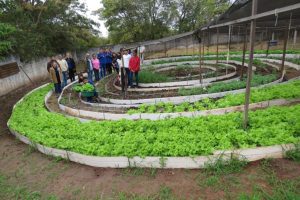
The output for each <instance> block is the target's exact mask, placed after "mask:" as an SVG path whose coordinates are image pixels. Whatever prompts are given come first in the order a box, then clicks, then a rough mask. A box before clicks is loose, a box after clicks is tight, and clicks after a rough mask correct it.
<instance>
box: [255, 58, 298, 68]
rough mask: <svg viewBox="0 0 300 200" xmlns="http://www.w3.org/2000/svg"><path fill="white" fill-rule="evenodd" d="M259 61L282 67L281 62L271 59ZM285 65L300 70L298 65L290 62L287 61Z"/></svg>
mask: <svg viewBox="0 0 300 200" xmlns="http://www.w3.org/2000/svg"><path fill="white" fill-rule="evenodd" d="M259 60H261V61H267V62H271V63H276V64H280V65H281V64H282V61H281V60H275V59H269V58H259ZM284 65H285V66H288V67H290V68H294V69H296V70H300V65H297V64H295V63H292V62H289V61H285V62H284Z"/></svg>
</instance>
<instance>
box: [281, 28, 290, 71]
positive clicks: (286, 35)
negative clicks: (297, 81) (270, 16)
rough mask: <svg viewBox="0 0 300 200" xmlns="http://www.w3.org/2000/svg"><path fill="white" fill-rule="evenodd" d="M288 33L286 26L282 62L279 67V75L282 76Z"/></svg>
mask: <svg viewBox="0 0 300 200" xmlns="http://www.w3.org/2000/svg"><path fill="white" fill-rule="evenodd" d="M288 33H289V26H286V28H285V31H284V42H283V51H282V62H281V67H280V74H281V77H283V75H284V62H285V55H286V47H287V41H288Z"/></svg>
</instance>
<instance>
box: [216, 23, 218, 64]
mask: <svg viewBox="0 0 300 200" xmlns="http://www.w3.org/2000/svg"><path fill="white" fill-rule="evenodd" d="M218 63H219V28H217V53H216V68H217V67H218Z"/></svg>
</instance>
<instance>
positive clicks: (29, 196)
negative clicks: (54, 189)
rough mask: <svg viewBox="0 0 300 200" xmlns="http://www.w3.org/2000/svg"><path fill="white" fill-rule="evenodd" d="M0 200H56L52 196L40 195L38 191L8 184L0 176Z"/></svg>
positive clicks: (4, 178) (5, 179)
mask: <svg viewBox="0 0 300 200" xmlns="http://www.w3.org/2000/svg"><path fill="white" fill-rule="evenodd" d="M0 199H3V200H4V199H5V200H10V199H15V200H42V199H43V200H57V199H58V198H57V197H56V196H54V195H47V196H44V195H42V193H41V192H38V191H30V190H29V189H28V188H27V187H24V186H18V185H12V184H10V183H8V180H7V177H5V176H3V175H1V174H0Z"/></svg>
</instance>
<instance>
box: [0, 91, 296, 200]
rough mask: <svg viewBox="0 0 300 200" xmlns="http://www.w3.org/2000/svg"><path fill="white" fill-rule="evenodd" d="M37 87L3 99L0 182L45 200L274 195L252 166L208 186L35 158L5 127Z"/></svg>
mask: <svg viewBox="0 0 300 200" xmlns="http://www.w3.org/2000/svg"><path fill="white" fill-rule="evenodd" d="M34 87H36V86H28V87H25V88H22V89H20V90H18V91H15V92H13V93H10V94H8V95H6V96H3V97H0V105H1V108H0V109H1V115H0V117H1V118H0V125H1V132H0V177H1V176H2V177H7V182H8V183H9V184H11V185H13V186H15V187H17V186H24V187H26V188H27V189H28V190H29V191H38V192H40V193H41V194H42V197H46V196H48V195H50V194H53V195H55V196H56V197H57V199H64V200H66V199H118V196H119V195H120V192H124V193H126V194H136V195H140V196H143V197H145V196H147V195H156V197H157V196H159V195H160V196H161V195H163V194H165V193H166V191H167V192H168V191H171V193H172V195H174V196H176V197H179V198H181V199H199V197H201V199H234V198H236V197H237V196H238V195H239V193H241V192H246V193H249V192H251V191H252V187H253V186H254V185H257V184H258V185H260V186H262V187H264V188H267V189H270V186H268V184H267V181H266V180H265V179H264V178H263V177H264V176H263V175H262V173H264V172H262V170H261V164H260V162H255V163H251V164H249V165H248V166H247V167H246V169H244V171H242V172H241V173H238V174H233V175H226V176H222V177H220V178H218V179H217V182H216V183H215V184H212V185H210V184H209V183H210V182H209V181H207V180H209V179H207V178H208V176H207V175H206V174H205V173H204V172H203V170H184V169H182V170H154V169H147V170H145V169H101V168H93V167H88V166H83V165H79V164H75V163H72V162H68V161H64V160H58V159H55V158H52V157H48V156H46V155H43V154H41V153H39V152H36V151H35V150H33V149H31V148H30V147H29V146H27V145H25V144H23V143H21V142H19V141H17V140H16V139H15V138H14V137H13V136H12V135H10V134H9V131H8V130H7V126H6V123H7V120H8V119H9V117H10V115H11V110H12V107H13V105H14V104H15V103H16V102H17V101H18V100H19V99H20V98H22V97H23V96H24V95H25V94H26V93H27V92H29V91H30V90H32V89H33V88H34ZM272 167H273V168H274V170H275V172H276V174H277V176H278V177H279V178H281V179H295V178H299V177H300V164H298V163H295V162H292V161H287V160H284V159H278V160H274V161H272ZM165 188H168V190H166V189H165ZM0 191H1V189H0ZM21 199H22V198H21Z"/></svg>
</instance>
